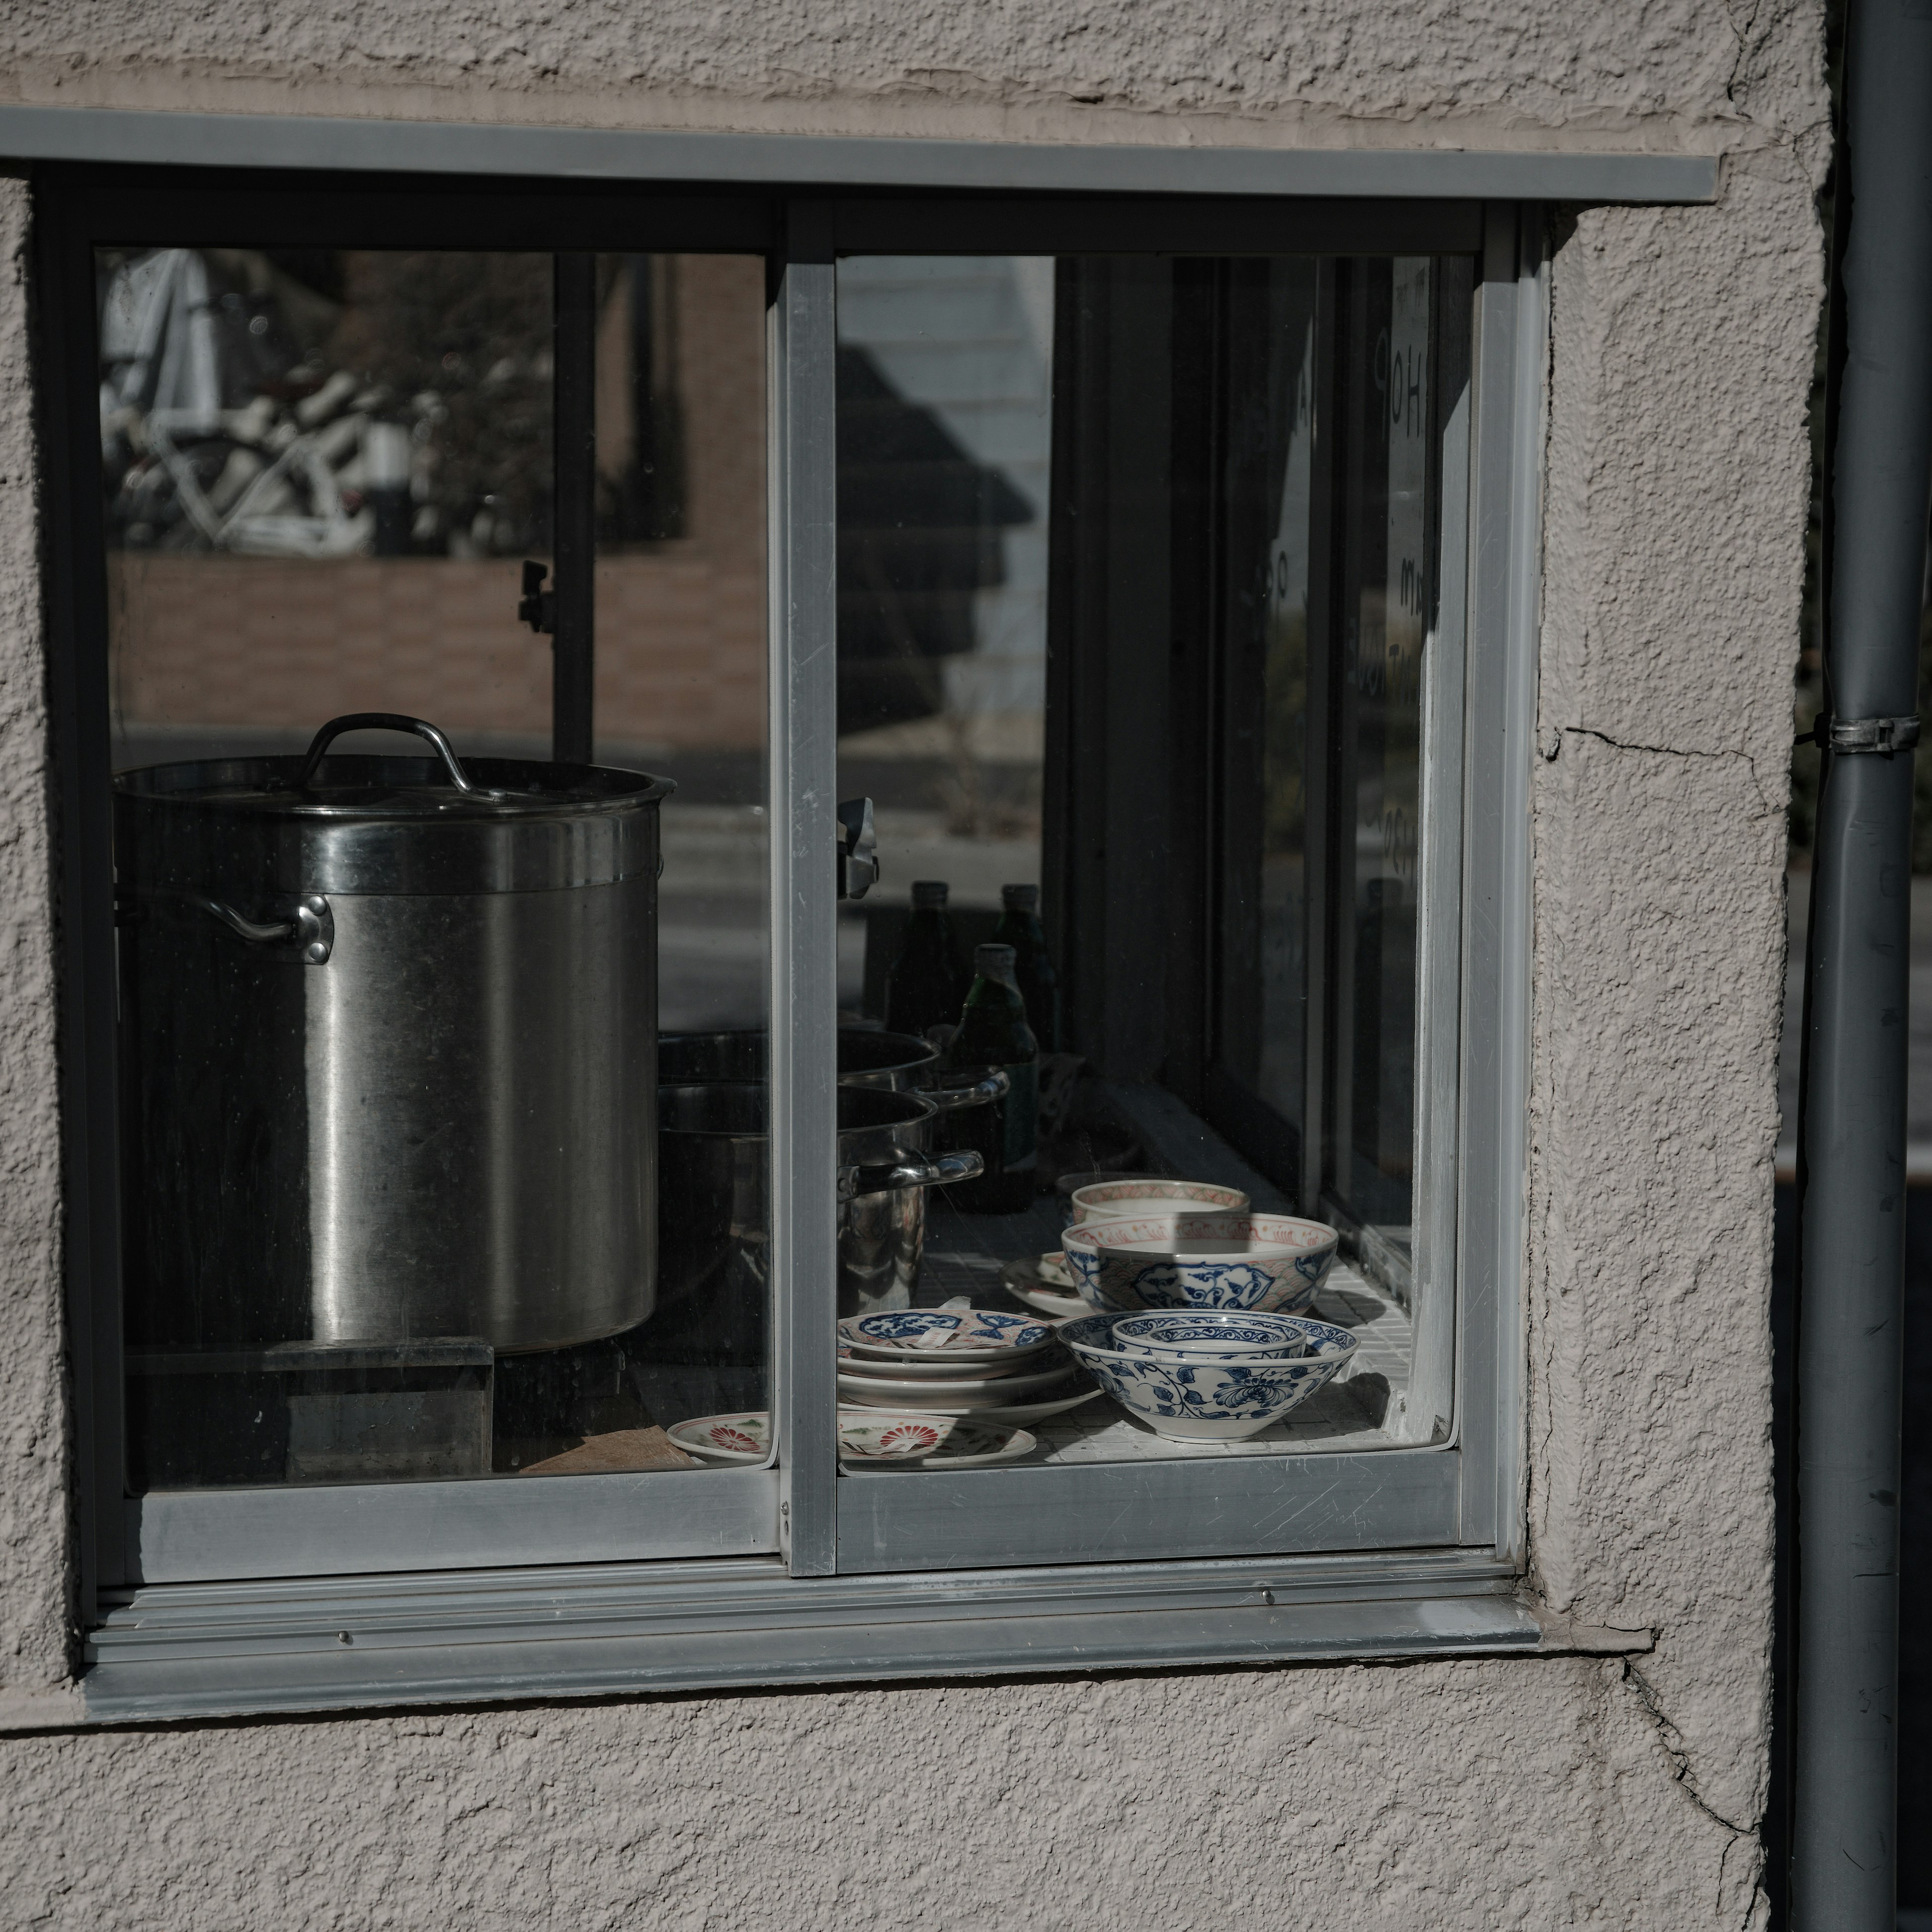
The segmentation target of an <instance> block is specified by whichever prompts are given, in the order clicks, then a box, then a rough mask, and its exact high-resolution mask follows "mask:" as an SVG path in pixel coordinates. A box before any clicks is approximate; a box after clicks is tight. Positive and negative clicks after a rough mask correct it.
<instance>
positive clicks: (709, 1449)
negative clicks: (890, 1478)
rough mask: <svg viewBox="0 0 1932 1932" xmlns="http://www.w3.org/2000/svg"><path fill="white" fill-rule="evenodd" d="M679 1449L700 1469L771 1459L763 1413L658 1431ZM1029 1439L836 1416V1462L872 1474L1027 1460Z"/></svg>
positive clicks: (867, 1413)
mask: <svg viewBox="0 0 1932 1932" xmlns="http://www.w3.org/2000/svg"><path fill="white" fill-rule="evenodd" d="M664 1433H666V1434H667V1436H670V1439H671V1440H672V1441H673V1442H675V1443H676V1445H677V1446H678V1447H679V1448H680V1449H688V1451H690V1452H691V1454H693V1455H694V1456H700V1457H703V1459H704V1460H706V1462H708V1463H762V1462H763V1461H764V1460H766V1457H768V1456H769V1454H770V1453H771V1439H772V1418H771V1416H770V1414H769V1412H768V1411H766V1410H764V1409H741V1410H739V1411H738V1412H736V1413H735V1414H733V1415H700V1416H694V1417H693V1418H691V1421H688V1422H674V1423H673V1424H671V1426H670V1428H669V1429H668V1430H666V1431H665V1432H664ZM1035 1446H1036V1444H1035V1439H1034V1437H1033V1436H1030V1435H1029V1434H1028V1433H1027V1432H1026V1430H1024V1429H1016V1428H1014V1427H1012V1426H1011V1424H1001V1423H989V1422H975V1421H968V1420H966V1419H965V1418H961V1417H959V1416H952V1415H895V1414H890V1413H888V1412H885V1411H883V1410H880V1409H841V1410H840V1411H839V1412H838V1457H839V1460H840V1461H841V1462H844V1463H851V1464H854V1465H858V1464H864V1465H867V1466H874V1467H879V1466H888V1465H892V1464H910V1463H916V1464H918V1465H919V1467H921V1468H922V1469H967V1468H970V1467H971V1466H973V1465H974V1464H976V1463H1011V1462H1014V1461H1016V1460H1018V1459H1019V1457H1022V1456H1025V1455H1026V1454H1028V1453H1029V1452H1030V1451H1032V1450H1033V1448H1034V1447H1035Z"/></svg>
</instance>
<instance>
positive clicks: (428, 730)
mask: <svg viewBox="0 0 1932 1932" xmlns="http://www.w3.org/2000/svg"><path fill="white" fill-rule="evenodd" d="M345 731H413V732H414V733H416V736H418V737H419V738H421V739H424V740H425V742H427V743H428V745H429V747H430V748H431V750H432V751H434V752H435V754H437V757H439V758H440V759H441V760H443V769H444V770H445V771H446V772H448V773H449V781H450V783H451V784H453V785H454V786H455V787H456V789H457V790H458V791H474V790H475V789H476V787H475V784H473V783H472V781H471V780H470V777H469V773H468V772H466V771H465V770H464V769H463V766H462V765H461V763H460V762H459V760H458V758H457V755H456V752H455V748H453V747H452V745H451V744H450V742H449V739H447V738H446V737H445V736H443V733H441V732H440V731H439V730H437V727H435V726H434V724H431V723H430V721H428V718H406V717H404V715H403V714H402V713H401V712H400V711H352V712H350V713H349V714H348V715H347V716H346V717H342V718H331V719H330V720H329V722H328V723H327V724H325V725H324V726H323V727H322V729H321V730H320V731H318V732H317V733H316V734H315V736H314V737H313V738H311V739H310V740H309V741H308V756H307V757H305V758H304V759H303V760H302V769H301V771H300V772H298V773H297V774H296V790H297V791H307V790H308V786H309V781H310V779H311V778H314V776H315V768H316V766H318V765H319V764H320V763H322V754H323V752H325V751H327V750H328V749H329V745H330V743H331V742H332V741H333V740H334V739H337V738H339V737H341V735H342V734H343V733H344V732H345Z"/></svg>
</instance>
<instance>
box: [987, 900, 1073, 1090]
mask: <svg viewBox="0 0 1932 1932" xmlns="http://www.w3.org/2000/svg"><path fill="white" fill-rule="evenodd" d="M1000 904H1001V905H1002V906H1003V907H1004V908H1005V910H1004V911H1003V912H1002V913H1001V914H1000V922H999V924H998V926H995V927H994V929H993V939H994V943H995V944H997V945H1000V946H1010V947H1012V948H1013V983H1014V984H1015V985H1016V986H1018V987H1019V989H1020V998H1022V999H1023V1000H1024V1001H1025V1002H1026V1010H1027V1024H1028V1025H1029V1026H1030V1027H1031V1028H1033V1037H1034V1039H1035V1040H1037V1041H1039V1043H1040V1052H1043V1053H1058V1052H1060V1050H1061V1047H1060V975H1059V974H1058V972H1056V971H1055V969H1054V964H1053V956H1052V954H1051V953H1049V952H1048V951H1047V950H1046V933H1045V932H1043V930H1042V929H1041V926H1040V888H1039V886H1001V888H1000Z"/></svg>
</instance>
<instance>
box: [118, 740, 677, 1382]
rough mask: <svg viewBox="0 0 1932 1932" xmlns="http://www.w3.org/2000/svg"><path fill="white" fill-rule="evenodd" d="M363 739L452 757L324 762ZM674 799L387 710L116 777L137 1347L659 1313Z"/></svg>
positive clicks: (490, 1330) (556, 1342) (521, 1335)
mask: <svg viewBox="0 0 1932 1932" xmlns="http://www.w3.org/2000/svg"><path fill="white" fill-rule="evenodd" d="M365 727H380V728H382V729H384V730H398V731H409V732H413V733H416V735H417V736H419V737H422V738H423V739H426V740H428V743H429V745H430V746H431V748H432V750H433V751H434V756H432V757H392V756H380V755H379V756H360V755H344V754H340V753H335V752H332V751H330V750H329V746H330V744H331V742H332V740H333V739H335V737H336V736H338V735H339V734H340V733H343V732H345V731H349V730H359V729H362V728H365ZM671 789H672V787H671V785H670V783H669V782H668V781H667V780H664V779H661V778H649V777H646V776H645V775H643V774H641V773H639V772H625V771H616V770H611V769H605V768H604V767H601V766H589V765H559V764H548V763H539V762H535V761H525V760H517V759H502V758H476V759H472V760H469V761H467V763H463V762H461V761H459V760H458V757H457V756H456V754H455V752H454V751H452V749H451V748H450V745H449V741H448V739H446V738H445V737H444V736H443V733H441V732H440V731H439V730H437V728H436V727H434V725H432V724H426V723H425V722H424V721H422V720H421V719H420V718H405V717H401V716H398V715H394V714H391V713H387V712H363V713H358V714H356V715H353V716H350V717H347V718H337V719H335V721H333V722H332V723H330V724H326V725H324V726H323V728H322V730H320V731H319V732H318V733H317V734H316V736H315V739H314V742H313V743H312V744H311V745H310V747H309V749H308V752H307V754H305V755H302V756H290V757H254V758H233V759H222V760H212V761H208V762H203V763H192V764H172V765H158V766H151V767H150V768H148V769H145V770H141V771H133V772H124V773H122V774H121V775H120V776H119V777H118V778H116V779H115V822H114V842H115V872H116V886H115V890H116V908H117V919H118V921H119V922H120V925H121V934H120V938H121V953H120V961H121V1043H122V1083H123V1106H122V1119H123V1145H124V1190H125V1197H126V1210H127V1211H126V1217H125V1227H126V1246H127V1284H128V1293H127V1323H128V1334H129V1340H130V1342H132V1343H135V1344H136V1346H150V1347H163V1348H182V1347H187V1348H196V1349H210V1348H237V1347H240V1348H256V1347H261V1346H273V1345H275V1344H277V1343H286V1342H294V1341H302V1342H313V1343H321V1344H338V1343H350V1342H398V1341H406V1340H419V1339H423V1338H428V1337H449V1336H472V1337H480V1338H481V1340H484V1341H487V1343H490V1346H492V1347H493V1349H496V1350H497V1351H499V1352H511V1351H517V1350H523V1349H553V1348H559V1347H563V1346H568V1345H571V1344H574V1343H581V1342H586V1341H590V1340H595V1339H596V1338H597V1337H601V1336H604V1335H610V1334H616V1333H617V1332H618V1331H620V1330H623V1329H625V1328H631V1327H633V1326H634V1325H636V1324H637V1323H638V1322H641V1321H643V1319H645V1318H646V1316H649V1313H651V1310H652V1301H653V1286H652V1281H653V1273H654V1268H655V1256H656V1199H657V1188H656V1175H655V1154H656V1127H657V1122H656V1107H655V1097H656V1085H657V1065H656V1062H657V1040H656V1016H657V935H656V924H657V872H658V804H659V802H660V801H661V799H663V798H664V797H665V796H666V795H667V793H669V792H670V790H671Z"/></svg>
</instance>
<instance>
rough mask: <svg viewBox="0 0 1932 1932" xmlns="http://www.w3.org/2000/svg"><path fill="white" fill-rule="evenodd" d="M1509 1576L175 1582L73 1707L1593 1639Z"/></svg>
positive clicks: (116, 1711) (144, 1718)
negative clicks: (1518, 1592)
mask: <svg viewBox="0 0 1932 1932" xmlns="http://www.w3.org/2000/svg"><path fill="white" fill-rule="evenodd" d="M1514 1583H1515V1577H1514V1573H1513V1572H1512V1571H1510V1570H1509V1569H1508V1567H1507V1566H1505V1565H1502V1564H1501V1563H1499V1562H1497V1561H1496V1559H1495V1558H1494V1557H1493V1556H1491V1555H1490V1554H1489V1553H1473V1552H1466V1551H1443V1552H1441V1553H1415V1554H1409V1555H1404V1556H1377V1557H1358V1556H1335V1557H1301V1558H1292V1559H1274V1560H1271V1561H1244V1562H1217V1563H1175V1564H1164V1565H1096V1566H1094V1567H1092V1568H1078V1569H1075V1568H1069V1569H1062V1570H1058V1571H1033V1572H1029V1573H1025V1574H1013V1573H1011V1572H1007V1573H1001V1572H998V1571H979V1572H966V1573H956V1574H924V1575H915V1576H903V1575H902V1576H899V1577H894V1578H893V1579H892V1580H890V1581H889V1582H886V1583H882V1582H880V1581H879V1580H874V1579H871V1578H868V1577H829V1578H820V1579H813V1580H802V1581H796V1582H794V1581H793V1580H792V1579H790V1577H787V1575H786V1574H785V1573H784V1570H783V1568H782V1567H781V1565H778V1563H777V1562H774V1561H769V1560H766V1559H746V1560H744V1561H742V1562H734V1563H704V1564H631V1565H615V1564H613V1565H604V1566H598V1567H595V1568H574V1569H560V1570H529V1571H496V1572H493V1573H489V1572H483V1573H472V1574H466V1575H460V1576H459V1575H444V1576H437V1577H413V1578H398V1577H367V1578H352V1579H344V1580H340V1581H332V1582H328V1583H317V1582H315V1581H314V1580H309V1581H307V1582H294V1581H291V1582H285V1583H254V1584H233V1585H221V1586H214V1585H174V1586H154V1587H150V1588H147V1589H139V1590H136V1591H133V1592H126V1593H124V1594H123V1595H121V1598H120V1599H119V1600H118V1601H117V1602H115V1603H114V1604H113V1606H112V1607H111V1608H110V1609H109V1610H108V1611H107V1616H106V1617H105V1619H104V1622H103V1624H102V1625H101V1627H100V1628H98V1629H97V1630H96V1631H94V1632H93V1633H92V1636H91V1637H90V1639H89V1643H88V1658H89V1666H88V1668H87V1670H86V1673H85V1675H84V1676H83V1679H82V1680H81V1691H82V1694H83V1698H84V1700H85V1707H86V1718H85V1721H86V1722H88V1723H90V1724H128V1723H152V1722H158V1721H168V1720H171V1719H178V1718H207V1717H238V1716H244V1715H254V1714H261V1713H274V1712H294V1711H325V1710H346V1709H370V1708H377V1707H382V1706H403V1705H410V1704H422V1703H437V1704H443V1703H479V1702H492V1701H496V1700H505V1699H523V1698H545V1699H554V1698H577V1697H613V1696H624V1695H631V1694H638V1693H643V1692H652V1691H698V1690H723V1689H732V1688H754V1687H757V1686H773V1685H789V1684H814V1683H827V1682H841V1681H843V1682H850V1681H855V1680H856V1681H872V1682H878V1681H885V1680H890V1679H905V1678H917V1677H929V1676H994V1675H1006V1674H1009V1673H1036V1672H1052V1673H1059V1672H1066V1671H1076V1670H1123V1669H1143V1670H1145V1669H1160V1668H1169V1667H1190V1668H1201V1667H1214V1666H1217V1665H1226V1664H1262V1663H1283V1662H1292V1661H1336V1660H1340V1659H1343V1658H1388V1657H1418V1656H1427V1655H1488V1654H1496V1653H1508V1652H1548V1651H1550V1650H1576V1649H1594V1650H1601V1649H1604V1647H1605V1646H1604V1644H1602V1643H1598V1642H1592V1643H1583V1642H1581V1641H1580V1640H1579V1639H1578V1638H1577V1637H1576V1635H1575V1634H1574V1633H1569V1632H1567V1631H1565V1630H1564V1629H1562V1628H1561V1627H1560V1626H1558V1625H1554V1624H1553V1623H1552V1622H1551V1621H1550V1619H1539V1618H1538V1616H1537V1615H1535V1613H1532V1610H1529V1609H1528V1608H1526V1607H1525V1606H1524V1605H1523V1604H1521V1603H1520V1602H1519V1601H1517V1599H1516V1598H1515V1597H1514V1595H1512V1594H1511V1591H1512V1589H1513V1587H1514ZM1597 1635H1598V1636H1601V1634H1597ZM1616 1636H1617V1637H1619V1644H1618V1645H1617V1646H1614V1647H1617V1648H1624V1649H1642V1648H1644V1647H1645V1643H1644V1640H1643V1637H1642V1634H1637V1633H1631V1634H1624V1633H1618V1634H1616ZM1626 1636H1627V1638H1628V1640H1627V1641H1625V1637H1626ZM49 1718H52V1710H51V1709H49ZM74 1721H75V1720H74V1717H73V1716H71V1715H70V1716H68V1717H67V1718H65V1723H66V1724H72V1723H73V1722H74Z"/></svg>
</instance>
